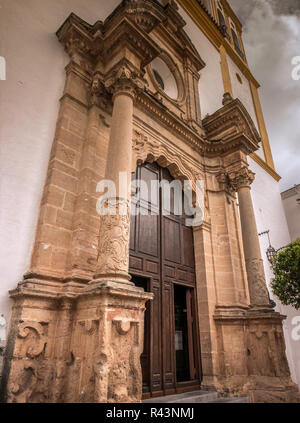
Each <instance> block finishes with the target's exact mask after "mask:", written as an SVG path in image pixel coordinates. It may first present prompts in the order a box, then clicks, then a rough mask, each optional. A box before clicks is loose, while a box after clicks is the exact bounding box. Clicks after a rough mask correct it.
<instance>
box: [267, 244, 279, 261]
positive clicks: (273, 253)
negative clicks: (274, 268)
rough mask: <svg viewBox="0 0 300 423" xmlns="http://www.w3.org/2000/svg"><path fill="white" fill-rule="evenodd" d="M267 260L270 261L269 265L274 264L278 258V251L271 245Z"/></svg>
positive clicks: (268, 249)
mask: <svg viewBox="0 0 300 423" xmlns="http://www.w3.org/2000/svg"><path fill="white" fill-rule="evenodd" d="M266 254H267V258H268V260H269V263H271V264H272V263H273V260H274V258H275V257H276V254H277V251H276V250H275V248H274V247H272V245H271V244H270V245H269V247H268V248H267V252H266Z"/></svg>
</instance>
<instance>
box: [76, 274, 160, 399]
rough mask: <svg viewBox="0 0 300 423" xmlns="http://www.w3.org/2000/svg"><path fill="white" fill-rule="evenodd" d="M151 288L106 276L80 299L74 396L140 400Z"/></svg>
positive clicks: (151, 296)
mask: <svg viewBox="0 0 300 423" xmlns="http://www.w3.org/2000/svg"><path fill="white" fill-rule="evenodd" d="M152 298H153V294H149V293H144V291H143V290H141V289H139V288H136V287H129V288H125V287H124V285H122V286H121V285H119V286H118V285H117V284H115V283H111V282H106V283H103V284H102V286H92V287H91V288H90V289H87V290H86V292H85V293H84V294H83V295H81V297H80V298H79V299H78V303H77V311H76V317H75V319H74V328H73V337H72V341H71V347H70V351H71V353H72V354H73V356H74V361H73V363H74V365H73V368H70V371H69V377H70V380H72V386H70V390H69V401H71V402H140V401H141V396H142V374H141V364H140V355H141V353H142V351H143V345H144V342H143V339H144V310H145V302H146V301H147V300H149V299H152Z"/></svg>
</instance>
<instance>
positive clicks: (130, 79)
mask: <svg viewBox="0 0 300 423" xmlns="http://www.w3.org/2000/svg"><path fill="white" fill-rule="evenodd" d="M104 85H105V88H106V89H107V90H108V91H109V92H110V93H111V94H113V96H114V97H116V96H117V95H127V96H129V97H131V98H132V99H134V98H135V96H136V93H137V91H139V90H142V89H143V88H144V87H145V86H146V85H147V81H146V80H145V79H144V78H143V77H142V74H141V72H140V71H138V70H136V69H134V68H133V67H131V66H130V65H129V64H128V63H126V62H125V63H124V62H123V63H121V64H120V65H119V66H118V67H117V68H115V69H114V70H113V71H112V72H110V74H109V75H108V77H107V78H106V80H105V83H104Z"/></svg>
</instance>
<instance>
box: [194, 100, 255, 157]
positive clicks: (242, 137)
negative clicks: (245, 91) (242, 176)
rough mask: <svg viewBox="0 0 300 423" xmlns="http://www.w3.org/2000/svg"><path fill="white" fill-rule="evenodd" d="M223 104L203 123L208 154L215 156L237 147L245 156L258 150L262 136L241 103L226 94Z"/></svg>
mask: <svg viewBox="0 0 300 423" xmlns="http://www.w3.org/2000/svg"><path fill="white" fill-rule="evenodd" d="M223 104H224V105H223V107H222V108H221V109H219V110H217V111H216V112H215V113H214V114H212V115H210V116H208V117H206V118H205V119H203V121H202V123H203V126H204V129H205V130H206V133H207V141H206V151H207V153H209V154H210V155H212V156H214V155H219V154H220V153H224V152H228V151H230V150H233V149H235V148H237V147H239V148H240V149H241V150H242V151H244V152H245V154H250V153H253V152H254V151H256V150H258V148H259V142H260V136H259V134H258V132H257V129H256V127H255V125H254V123H253V120H252V119H251V117H250V115H249V113H248V112H247V110H246V108H245V107H244V105H243V104H242V103H241V101H240V100H239V99H235V100H232V99H231V98H229V96H228V94H225V96H224V102H223Z"/></svg>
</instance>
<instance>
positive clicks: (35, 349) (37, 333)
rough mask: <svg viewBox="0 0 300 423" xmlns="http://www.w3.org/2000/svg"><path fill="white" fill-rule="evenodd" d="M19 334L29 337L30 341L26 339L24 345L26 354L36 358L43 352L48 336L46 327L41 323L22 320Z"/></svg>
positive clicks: (22, 336)
mask: <svg viewBox="0 0 300 423" xmlns="http://www.w3.org/2000/svg"><path fill="white" fill-rule="evenodd" d="M30 334H31V336H30ZM18 336H19V338H23V339H26V338H28V341H27V342H26V341H25V346H23V345H22V350H23V351H24V350H25V351H24V353H25V354H24V355H25V356H27V357H29V358H35V357H38V356H39V355H40V354H42V352H43V350H44V348H45V345H46V342H47V338H46V337H45V336H44V328H43V326H42V325H41V324H40V323H38V322H22V323H21V324H20V325H19V328H18Z"/></svg>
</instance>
